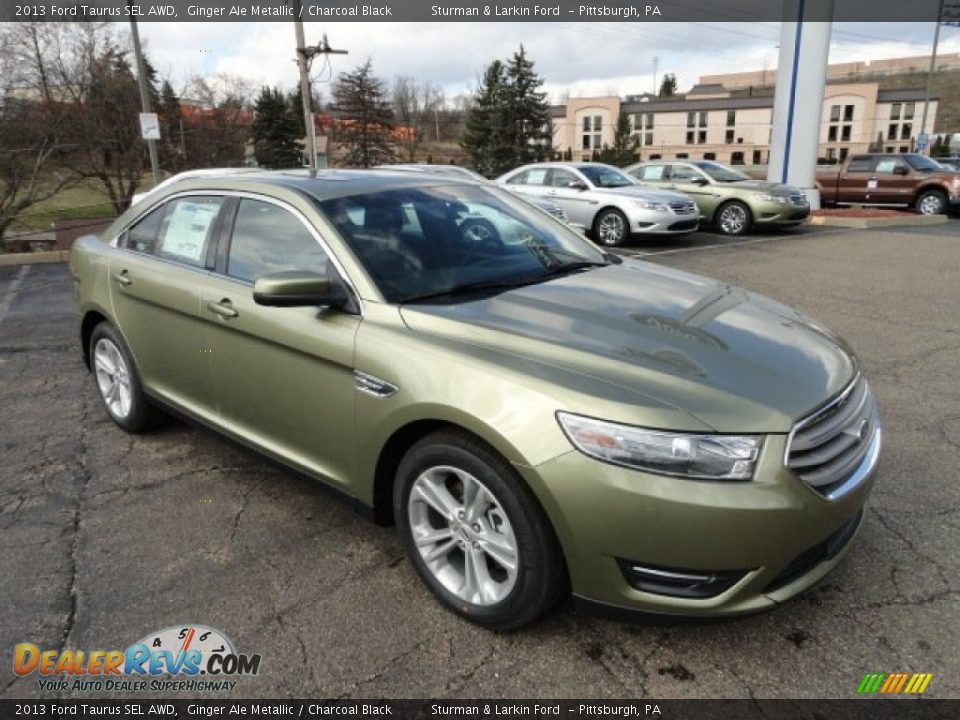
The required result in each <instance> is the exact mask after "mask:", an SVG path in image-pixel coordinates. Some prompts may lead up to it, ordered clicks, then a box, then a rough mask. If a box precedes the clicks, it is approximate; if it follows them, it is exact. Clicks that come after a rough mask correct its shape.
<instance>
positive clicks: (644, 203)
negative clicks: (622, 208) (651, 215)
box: [636, 200, 667, 212]
mask: <svg viewBox="0 0 960 720" xmlns="http://www.w3.org/2000/svg"><path fill="white" fill-rule="evenodd" d="M636 205H637V207H639V208H642V209H643V210H657V211H659V212H667V206H666V205H665V204H664V203H660V202H652V201H650V200H637V201H636Z"/></svg>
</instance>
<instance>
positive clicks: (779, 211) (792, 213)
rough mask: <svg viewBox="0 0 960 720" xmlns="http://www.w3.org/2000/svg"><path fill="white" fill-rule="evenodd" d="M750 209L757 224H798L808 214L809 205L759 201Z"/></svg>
mask: <svg viewBox="0 0 960 720" xmlns="http://www.w3.org/2000/svg"><path fill="white" fill-rule="evenodd" d="M751 211H752V212H753V220H754V222H755V223H757V224H758V225H798V224H799V223H802V222H804V221H805V220H806V219H807V218H808V217H809V216H810V206H809V205H793V204H792V203H773V202H768V203H759V204H757V205H755V206H754V207H752V208H751Z"/></svg>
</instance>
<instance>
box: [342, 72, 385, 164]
mask: <svg viewBox="0 0 960 720" xmlns="http://www.w3.org/2000/svg"><path fill="white" fill-rule="evenodd" d="M333 98H334V109H335V110H336V111H337V119H338V121H339V122H338V125H337V143H338V144H340V145H344V146H346V148H347V163H348V164H350V165H358V166H360V167H370V166H371V165H378V164H381V163H388V162H392V161H393V160H394V158H395V151H394V142H393V135H392V130H393V109H392V108H391V106H390V101H389V99H388V98H387V90H386V84H385V83H384V82H383V80H381V79H380V78H378V77H377V76H376V75H374V74H373V67H372V65H371V63H370V60H369V59H367V61H366V62H365V63H363V65H360V66H359V67H357V68H356V69H355V70H354V71H353V72H349V73H343V74H342V75H340V77H338V78H337V83H336V85H335V86H334V88H333Z"/></svg>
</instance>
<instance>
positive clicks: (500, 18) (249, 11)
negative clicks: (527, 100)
mask: <svg viewBox="0 0 960 720" xmlns="http://www.w3.org/2000/svg"><path fill="white" fill-rule="evenodd" d="M797 2H798V0H709V1H708V0H635V1H633V2H631V0H514V1H513V2H508V1H504V2H474V1H472V0H370V1H369V2H356V1H355V0H303V4H302V15H301V19H302V20H304V21H305V22H324V23H330V22H537V23H542V22H623V23H641V22H642V23H648V22H691V21H706V22H764V21H767V22H770V21H774V22H776V21H782V20H790V19H793V18H795V17H796V15H797V10H796V3H797ZM955 2H956V0H947V6H948V9H949V8H952V7H953V4H954V3H955ZM804 6H805V17H807V18H808V19H809V20H814V21H824V22H828V21H831V20H833V21H836V22H932V21H934V20H935V19H936V18H937V17H938V10H939V7H940V2H939V0H910V2H904V0H804ZM131 17H135V18H136V19H137V20H138V21H140V22H285V21H287V22H288V21H291V20H293V19H294V16H293V9H292V5H291V3H290V2H289V1H288V0H262V2H261V1H258V0H155V1H151V2H143V1H142V0H137V1H136V2H133V3H132V4H129V5H128V3H127V0H33V1H32V2H31V1H29V0H23V1H21V0H3V2H2V3H0V21H7V22H9V21H13V22H35V21H42V22H56V21H87V22H89V21H103V20H114V21H127V20H129V19H130V18H131ZM948 17H950V15H949V12H946V11H945V15H944V18H945V19H947V18H948Z"/></svg>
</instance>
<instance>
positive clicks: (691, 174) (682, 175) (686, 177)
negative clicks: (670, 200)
mask: <svg viewBox="0 0 960 720" xmlns="http://www.w3.org/2000/svg"><path fill="white" fill-rule="evenodd" d="M697 177H699V176H698V175H697V171H696V170H694V169H693V168H692V167H689V166H687V165H671V166H670V179H671V180H676V181H678V182H690V181H691V180H694V179H696V178H697Z"/></svg>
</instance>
